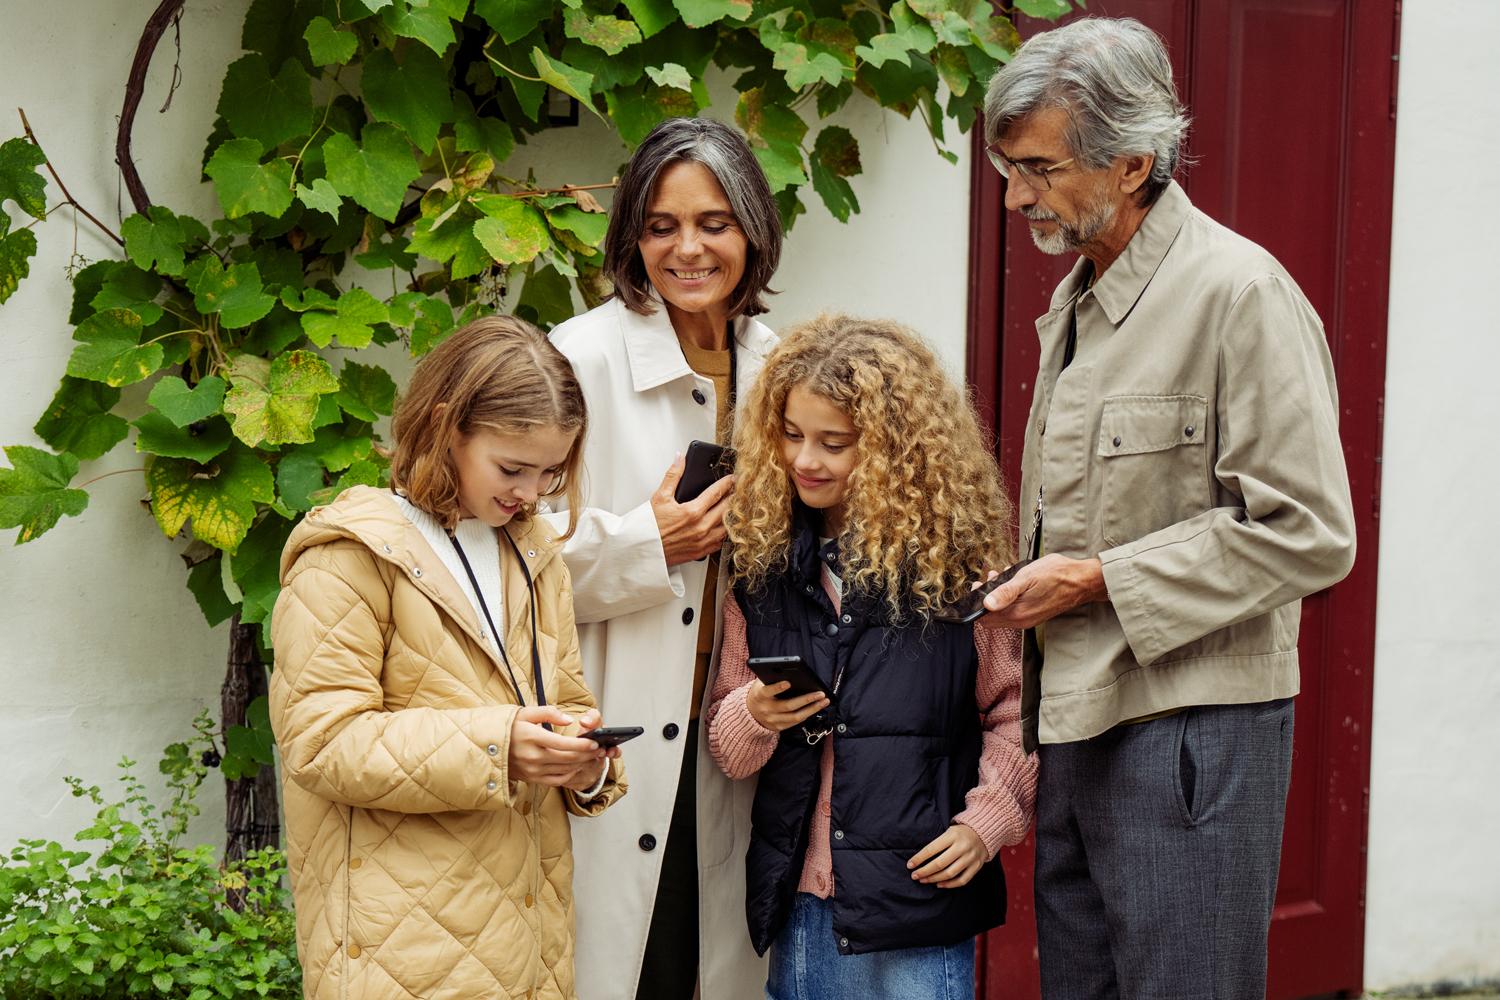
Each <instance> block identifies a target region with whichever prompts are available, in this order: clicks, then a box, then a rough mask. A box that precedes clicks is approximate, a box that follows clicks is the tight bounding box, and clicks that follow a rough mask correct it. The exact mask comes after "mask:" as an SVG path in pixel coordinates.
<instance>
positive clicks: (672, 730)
mask: <svg viewBox="0 0 1500 1000" xmlns="http://www.w3.org/2000/svg"><path fill="white" fill-rule="evenodd" d="M679 732H681V730H679V729H678V728H677V723H675V722H669V723H667V724H666V725H665V726H662V727H661V734H662V735H663V736H665V737H666V738H667V739H669V740H675V739H676V738H677V734H678V733H679Z"/></svg>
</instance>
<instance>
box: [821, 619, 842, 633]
mask: <svg viewBox="0 0 1500 1000" xmlns="http://www.w3.org/2000/svg"><path fill="white" fill-rule="evenodd" d="M823 632H824V634H826V635H831V636H832V635H838V634H839V627H838V626H837V625H835V624H834V623H833V622H829V623H828V627H827V628H825V629H824V630H823Z"/></svg>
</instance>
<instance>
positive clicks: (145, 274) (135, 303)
mask: <svg viewBox="0 0 1500 1000" xmlns="http://www.w3.org/2000/svg"><path fill="white" fill-rule="evenodd" d="M160 294H161V279H160V278H158V277H157V276H156V275H154V274H152V273H151V272H150V271H142V270H141V269H140V268H138V267H135V266H134V265H132V264H127V263H125V262H124V261H120V262H118V263H117V266H116V267H115V268H113V269H112V270H111V271H110V272H109V273H108V275H107V276H106V277H105V279H104V284H103V286H102V287H101V288H100V289H99V293H98V294H97V295H95V296H94V301H93V302H92V303H91V304H92V305H93V307H94V310H93V311H94V312H102V311H103V310H105V309H129V310H130V311H131V312H133V313H135V314H136V315H137V316H139V317H140V318H141V325H142V326H151V325H152V324H153V323H155V322H156V321H157V320H159V319H161V317H162V307H161V306H159V305H157V303H156V297H157V296H158V295H160Z"/></svg>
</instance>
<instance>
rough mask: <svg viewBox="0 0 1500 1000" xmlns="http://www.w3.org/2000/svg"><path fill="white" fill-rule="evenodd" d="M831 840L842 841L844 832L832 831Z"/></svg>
mask: <svg viewBox="0 0 1500 1000" xmlns="http://www.w3.org/2000/svg"><path fill="white" fill-rule="evenodd" d="M833 839H834V840H843V839H844V831H843V830H835V831H833Z"/></svg>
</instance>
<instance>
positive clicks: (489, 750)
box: [484, 743, 500, 757]
mask: <svg viewBox="0 0 1500 1000" xmlns="http://www.w3.org/2000/svg"><path fill="white" fill-rule="evenodd" d="M484 750H485V753H488V754H489V755H490V756H491V757H494V756H496V755H497V754H499V753H500V748H499V747H497V746H495V744H493V743H491V744H490V745H489V746H487V747H485V748H484Z"/></svg>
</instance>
